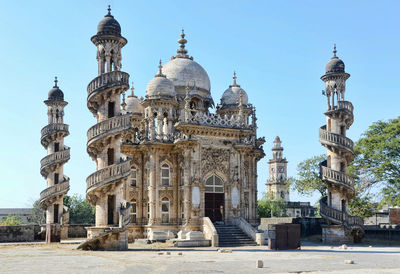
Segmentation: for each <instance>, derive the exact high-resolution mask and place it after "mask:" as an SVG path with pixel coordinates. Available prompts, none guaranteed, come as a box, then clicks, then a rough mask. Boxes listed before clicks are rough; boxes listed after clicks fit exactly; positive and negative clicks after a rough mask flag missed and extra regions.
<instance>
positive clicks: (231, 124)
mask: <svg viewBox="0 0 400 274" xmlns="http://www.w3.org/2000/svg"><path fill="white" fill-rule="evenodd" d="M183 112H185V111H183ZM180 121H181V122H183V123H188V124H199V125H206V126H217V127H227V128H246V129H250V128H251V126H250V125H246V124H245V122H244V119H243V117H241V116H239V115H236V114H233V115H232V116H230V117H228V116H226V115H224V116H221V115H219V114H213V113H202V112H197V113H196V114H194V115H193V114H192V113H190V112H186V113H184V114H183V115H182V116H181V118H180Z"/></svg>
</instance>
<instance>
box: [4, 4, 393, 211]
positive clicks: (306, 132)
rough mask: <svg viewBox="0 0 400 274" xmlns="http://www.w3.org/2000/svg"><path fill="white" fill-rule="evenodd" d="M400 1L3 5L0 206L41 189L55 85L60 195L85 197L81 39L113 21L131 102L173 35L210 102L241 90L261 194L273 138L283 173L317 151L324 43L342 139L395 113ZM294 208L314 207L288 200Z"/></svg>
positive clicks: (88, 49)
mask: <svg viewBox="0 0 400 274" xmlns="http://www.w3.org/2000/svg"><path fill="white" fill-rule="evenodd" d="M399 3H400V2H398V1H347V0H346V1H331V2H326V1H317V0H315V1H307V0H303V1H294V0H293V1H215V0H213V1H211V0H203V1H100V0H90V1H89V0H88V1H22V0H20V1H2V4H1V6H2V15H1V17H0V30H1V35H2V42H1V43H0V79H1V100H0V113H1V115H0V125H1V130H0V155H1V157H0V207H29V206H30V205H31V204H32V202H33V201H34V200H36V199H37V198H39V193H40V191H42V190H43V189H44V188H45V185H46V184H45V180H44V179H43V178H42V177H41V175H40V173H39V169H40V159H41V158H43V157H44V156H45V155H46V151H45V149H44V148H43V147H42V146H41V144H40V130H41V128H42V127H43V126H45V125H46V124H47V113H46V112H47V110H46V106H45V105H44V104H43V100H45V99H46V97H47V93H48V91H49V90H50V88H51V87H52V86H53V78H54V76H55V75H57V76H58V77H59V86H60V87H61V89H62V90H63V91H64V94H65V99H66V100H67V101H68V102H69V105H68V106H67V107H66V109H65V113H66V115H65V122H66V123H67V124H69V125H70V132H71V135H70V136H69V137H67V138H66V139H65V144H66V145H68V146H70V147H71V159H70V161H69V162H68V163H67V164H66V165H65V174H66V175H68V176H69V177H70V178H71V189H70V192H69V194H73V193H80V194H82V195H84V194H85V190H86V183H85V180H86V177H87V176H88V175H89V174H91V173H92V172H94V170H95V163H94V162H93V161H92V160H91V159H90V158H89V156H88V155H87V153H86V141H87V138H86V131H87V129H88V128H89V127H90V126H92V125H94V124H95V119H94V117H93V116H92V114H91V113H90V112H89V110H88V109H87V107H86V96H87V92H86V86H87V84H88V83H89V82H90V81H91V80H92V79H93V78H94V77H95V76H96V74H97V64H96V48H95V46H94V45H93V44H92V43H91V42H90V37H91V36H92V35H94V34H95V33H96V27H97V23H98V22H99V21H100V20H101V19H102V18H103V16H104V15H105V14H106V8H107V5H108V4H111V6H112V14H113V15H114V16H115V18H116V19H117V20H118V21H119V23H120V24H121V27H122V34H123V36H125V37H126V38H127V39H128V44H127V45H126V46H125V48H124V49H123V52H122V54H123V60H122V63H123V67H122V69H123V70H124V71H126V72H128V73H129V74H130V75H131V79H132V80H134V81H135V87H136V93H137V94H138V95H139V96H144V94H145V87H146V84H147V83H148V81H150V80H151V79H152V77H153V76H154V74H155V73H156V71H157V63H158V60H159V59H160V58H161V59H162V61H163V62H167V61H168V60H169V59H170V57H171V56H172V55H174V54H175V51H176V49H177V48H178V44H177V42H176V40H177V39H178V38H179V37H178V35H179V33H180V30H181V28H182V27H184V28H185V32H186V33H187V37H186V38H187V40H188V43H187V49H188V50H189V54H190V55H193V56H194V59H195V61H197V62H199V63H200V64H201V65H202V66H203V67H204V68H205V69H206V71H207V72H208V74H209V77H210V80H211V92H212V95H213V98H214V101H215V102H219V100H220V97H221V95H222V93H223V91H224V90H225V89H226V88H227V87H228V85H229V84H231V81H232V72H233V70H236V71H237V74H238V83H239V84H240V85H241V86H242V88H244V89H245V90H246V91H247V93H248V96H249V101H250V102H251V103H253V104H254V105H255V106H256V107H257V114H258V118H259V120H258V125H259V131H258V132H259V136H265V137H266V140H267V142H266V144H265V145H264V149H265V152H266V157H265V158H264V159H263V160H261V161H260V163H259V168H258V170H259V177H258V179H259V181H258V189H259V193H261V192H263V191H265V181H266V180H267V176H268V174H267V170H268V169H267V161H268V159H269V158H270V157H271V152H270V148H271V146H272V141H273V139H274V137H275V136H276V135H279V136H280V137H281V139H282V141H283V146H284V148H285V151H284V154H285V156H286V157H287V159H288V160H289V175H291V176H294V175H296V165H297V163H298V162H299V161H301V160H303V159H305V158H308V157H310V156H313V155H318V154H321V153H324V152H325V151H324V149H323V147H322V146H321V145H320V143H319V142H318V128H319V127H320V126H321V125H323V124H324V122H325V117H324V115H323V112H324V110H325V107H326V106H325V98H324V97H323V96H322V95H321V90H322V89H323V88H324V85H323V82H322V81H321V80H320V79H319V78H320V76H321V75H323V74H324V68H325V64H326V63H327V62H328V61H329V59H330V58H331V56H332V46H333V43H336V44H337V49H338V56H339V57H340V58H342V60H344V62H345V64H346V71H347V72H348V73H350V74H351V77H350V79H349V80H348V81H347V94H346V98H347V99H348V100H350V101H352V102H353V105H354V106H355V112H354V114H355V122H354V124H353V126H352V127H351V129H350V130H349V132H348V136H349V137H350V138H352V139H353V140H357V139H358V138H359V137H360V135H361V133H362V132H363V131H365V129H367V127H368V126H369V125H370V124H371V123H372V122H374V121H377V120H380V119H389V118H394V117H397V116H398V115H399V109H400V108H399V101H400V95H399V93H400V82H399V64H400V53H399V52H400V51H399V48H400V45H399V44H400V43H399V42H400V35H399V29H400V23H399V21H400V16H399V14H398V11H399V10H400V4H399ZM291 198H292V200H302V201H307V200H311V201H312V202H315V201H316V199H317V198H318V197H317V195H314V196H313V197H301V196H299V195H297V194H296V193H294V192H292V194H291Z"/></svg>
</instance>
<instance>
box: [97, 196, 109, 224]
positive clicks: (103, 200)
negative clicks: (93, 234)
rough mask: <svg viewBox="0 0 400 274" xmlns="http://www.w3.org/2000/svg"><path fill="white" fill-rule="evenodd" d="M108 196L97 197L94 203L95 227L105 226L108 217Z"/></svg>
mask: <svg viewBox="0 0 400 274" xmlns="http://www.w3.org/2000/svg"><path fill="white" fill-rule="evenodd" d="M107 201H108V196H107V195H105V194H101V195H98V196H97V201H96V227H104V226H107V223H108V222H107V221H108V218H107V217H108V216H107V208H108V203H107Z"/></svg>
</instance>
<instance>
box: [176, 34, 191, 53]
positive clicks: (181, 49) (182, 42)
mask: <svg viewBox="0 0 400 274" xmlns="http://www.w3.org/2000/svg"><path fill="white" fill-rule="evenodd" d="M178 43H179V44H180V48H179V49H178V50H177V51H176V52H177V53H178V54H177V55H176V57H178V58H189V55H187V53H188V51H187V50H186V49H185V44H186V43H187V40H186V39H185V30H184V29H183V28H182V32H181V39H179V40H178Z"/></svg>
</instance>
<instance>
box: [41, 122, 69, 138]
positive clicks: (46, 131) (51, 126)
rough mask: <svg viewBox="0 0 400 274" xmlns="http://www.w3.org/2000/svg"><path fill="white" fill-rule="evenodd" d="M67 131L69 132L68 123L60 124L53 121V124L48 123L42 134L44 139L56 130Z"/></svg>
mask: <svg viewBox="0 0 400 274" xmlns="http://www.w3.org/2000/svg"><path fill="white" fill-rule="evenodd" d="M60 131H63V132H66V133H68V125H67V124H59V123H53V124H48V125H47V126H45V127H44V128H42V130H41V132H40V133H41V135H42V138H41V139H42V140H43V139H45V138H46V137H47V136H49V135H51V134H52V133H54V132H60Z"/></svg>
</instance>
